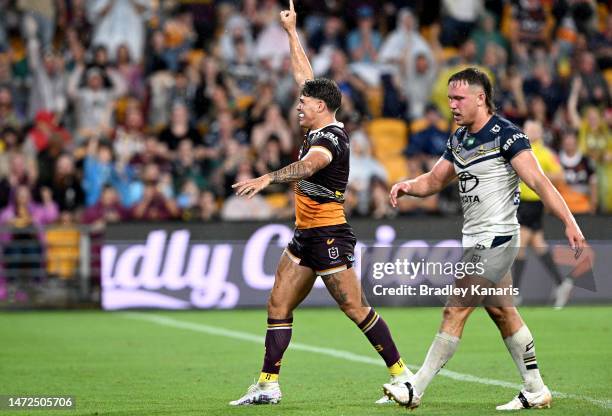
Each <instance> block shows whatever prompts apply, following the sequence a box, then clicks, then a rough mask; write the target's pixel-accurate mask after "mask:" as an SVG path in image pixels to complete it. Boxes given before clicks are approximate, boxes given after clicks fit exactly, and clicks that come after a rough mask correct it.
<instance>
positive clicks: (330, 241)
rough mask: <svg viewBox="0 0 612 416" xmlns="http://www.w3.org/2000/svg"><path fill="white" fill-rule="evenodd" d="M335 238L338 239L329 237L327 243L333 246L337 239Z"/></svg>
mask: <svg viewBox="0 0 612 416" xmlns="http://www.w3.org/2000/svg"><path fill="white" fill-rule="evenodd" d="M335 240H336V239H335V238H328V239H327V245H328V246H331V245H332V244H334V241H335Z"/></svg>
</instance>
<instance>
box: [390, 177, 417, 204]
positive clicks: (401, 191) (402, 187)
mask: <svg viewBox="0 0 612 416" xmlns="http://www.w3.org/2000/svg"><path fill="white" fill-rule="evenodd" d="M410 188H412V185H411V184H410V183H408V182H398V183H396V184H395V185H393V188H391V192H389V201H391V206H392V207H393V208H397V198H401V197H402V196H404V195H409V192H410Z"/></svg>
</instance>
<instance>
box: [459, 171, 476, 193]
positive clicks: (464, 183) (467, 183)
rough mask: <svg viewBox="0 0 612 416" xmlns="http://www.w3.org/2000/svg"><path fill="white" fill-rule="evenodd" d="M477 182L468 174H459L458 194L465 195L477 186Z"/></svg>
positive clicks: (474, 177)
mask: <svg viewBox="0 0 612 416" xmlns="http://www.w3.org/2000/svg"><path fill="white" fill-rule="evenodd" d="M478 183H479V180H478V178H477V177H476V176H474V175H472V174H471V173H469V172H465V171H464V172H461V173H459V192H460V193H462V194H465V193H467V192H470V191H472V190H473V189H474V188H476V187H477V186H478Z"/></svg>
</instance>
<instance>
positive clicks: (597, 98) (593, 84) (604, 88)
mask: <svg viewBox="0 0 612 416" xmlns="http://www.w3.org/2000/svg"><path fill="white" fill-rule="evenodd" d="M578 69H579V74H580V78H581V80H582V88H581V89H580V103H581V104H592V105H597V106H609V105H610V103H611V102H610V92H609V90H608V88H609V87H608V84H607V82H606V80H605V79H604V77H603V75H602V74H601V71H600V70H599V68H597V63H596V62H595V57H594V55H593V53H592V52H590V51H584V52H582V53H581V54H580V59H579V61H578Z"/></svg>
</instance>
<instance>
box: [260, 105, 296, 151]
mask: <svg viewBox="0 0 612 416" xmlns="http://www.w3.org/2000/svg"><path fill="white" fill-rule="evenodd" d="M271 137H276V139H277V140H278V143H279V144H280V150H281V152H282V155H283V156H288V155H290V154H291V151H292V150H293V148H294V147H295V145H294V143H293V138H292V137H291V130H289V126H288V125H287V122H286V121H285V119H284V118H283V115H282V114H281V109H280V107H279V106H278V105H276V104H271V105H270V106H269V107H268V108H267V109H266V112H265V119H264V121H263V122H261V123H259V124H257V125H255V127H253V132H252V134H251V146H252V148H253V150H254V151H255V152H256V153H258V154H261V152H262V150H263V148H264V146H265V145H266V143H267V142H268V140H269V139H270V138H271Z"/></svg>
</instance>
